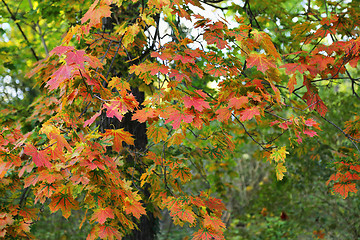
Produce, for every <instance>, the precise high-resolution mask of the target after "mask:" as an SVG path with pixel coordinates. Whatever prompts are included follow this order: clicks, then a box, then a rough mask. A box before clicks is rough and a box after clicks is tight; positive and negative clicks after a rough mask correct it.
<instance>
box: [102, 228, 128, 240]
mask: <svg viewBox="0 0 360 240" xmlns="http://www.w3.org/2000/svg"><path fill="white" fill-rule="evenodd" d="M97 232H98V234H99V237H100V238H101V239H113V238H114V237H115V239H121V238H122V235H121V233H120V232H119V231H118V230H117V229H116V228H115V227H112V226H100V227H99V229H98V231H97Z"/></svg>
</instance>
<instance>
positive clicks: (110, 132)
mask: <svg viewBox="0 0 360 240" xmlns="http://www.w3.org/2000/svg"><path fill="white" fill-rule="evenodd" d="M104 136H113V137H114V140H113V149H114V151H116V152H119V151H120V150H121V149H122V148H123V146H122V143H123V142H125V143H126V144H128V145H134V138H133V137H132V134H131V133H129V132H127V131H125V130H124V129H106V132H105V133H104Z"/></svg>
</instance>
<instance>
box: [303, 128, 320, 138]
mask: <svg viewBox="0 0 360 240" xmlns="http://www.w3.org/2000/svg"><path fill="white" fill-rule="evenodd" d="M304 134H306V135H308V136H310V137H313V136H317V133H316V132H315V131H313V130H309V129H305V130H304Z"/></svg>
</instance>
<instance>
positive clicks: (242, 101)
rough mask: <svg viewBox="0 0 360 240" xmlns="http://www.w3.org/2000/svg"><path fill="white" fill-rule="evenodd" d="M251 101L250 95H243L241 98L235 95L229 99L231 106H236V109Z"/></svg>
mask: <svg viewBox="0 0 360 240" xmlns="http://www.w3.org/2000/svg"><path fill="white" fill-rule="evenodd" d="M248 102H249V99H248V97H246V96H241V97H239V98H237V97H233V98H230V99H229V107H235V109H240V108H243V107H245V106H246V104H247V103H248Z"/></svg>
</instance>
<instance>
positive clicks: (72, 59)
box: [65, 50, 85, 70]
mask: <svg viewBox="0 0 360 240" xmlns="http://www.w3.org/2000/svg"><path fill="white" fill-rule="evenodd" d="M65 55H66V58H65V61H66V62H67V64H68V65H72V64H75V65H77V66H78V67H79V68H80V69H82V70H84V62H85V57H84V55H85V51H84V50H79V51H70V52H66V53H65Z"/></svg>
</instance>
